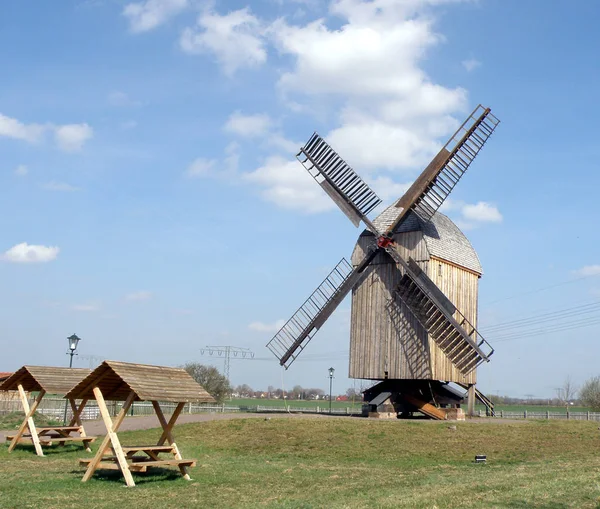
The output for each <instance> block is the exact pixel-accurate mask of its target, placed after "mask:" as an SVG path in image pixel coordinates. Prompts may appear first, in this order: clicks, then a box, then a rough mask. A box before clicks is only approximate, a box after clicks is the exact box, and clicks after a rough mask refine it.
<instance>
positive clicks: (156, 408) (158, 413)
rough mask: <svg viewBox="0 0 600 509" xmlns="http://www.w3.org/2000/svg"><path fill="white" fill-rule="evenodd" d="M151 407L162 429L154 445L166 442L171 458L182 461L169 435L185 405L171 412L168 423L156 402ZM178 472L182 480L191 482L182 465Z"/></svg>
mask: <svg viewBox="0 0 600 509" xmlns="http://www.w3.org/2000/svg"><path fill="white" fill-rule="evenodd" d="M152 406H153V407H154V411H155V412H156V416H157V417H158V420H159V421H160V425H161V426H162V428H163V433H162V435H161V437H160V439H159V440H158V443H157V444H156V445H162V444H164V443H165V440H167V441H168V442H169V445H170V446H171V447H172V448H173V456H175V459H177V460H180V459H183V458H182V457H181V453H180V452H179V448H178V447H177V444H176V443H175V440H174V439H173V434H172V433H171V430H172V429H173V426H175V422H177V418H178V417H179V414H181V411H182V410H183V407H184V406H185V403H178V404H177V406H176V407H175V411H174V412H173V415H172V416H171V418H170V419H169V422H167V420H166V419H165V415H164V414H163V411H162V409H161V408H160V405H159V404H158V401H153V402H152ZM179 471H180V472H181V475H182V476H183V478H184V479H185V480H186V481H191V480H192V478H191V477H190V473H189V471H188V467H186V466H184V465H179Z"/></svg>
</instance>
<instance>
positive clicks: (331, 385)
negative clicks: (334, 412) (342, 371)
mask: <svg viewBox="0 0 600 509" xmlns="http://www.w3.org/2000/svg"><path fill="white" fill-rule="evenodd" d="M334 373H335V369H333V368H329V414H331V389H332V387H333V374H334Z"/></svg>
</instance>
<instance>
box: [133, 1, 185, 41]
mask: <svg viewBox="0 0 600 509" xmlns="http://www.w3.org/2000/svg"><path fill="white" fill-rule="evenodd" d="M188 4H189V3H188V0H145V1H143V2H135V3H130V4H127V5H126V6H125V7H124V8H123V16H125V17H126V18H128V20H129V28H130V30H131V31H132V32H134V33H141V32H147V31H149V30H152V29H154V28H156V27H158V26H160V25H162V24H163V23H166V22H167V21H168V20H169V19H170V18H172V17H174V16H176V15H177V14H179V13H180V12H182V11H183V10H184V9H185V8H186V7H187V6H188Z"/></svg>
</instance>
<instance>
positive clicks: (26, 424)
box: [8, 384, 46, 456]
mask: <svg viewBox="0 0 600 509" xmlns="http://www.w3.org/2000/svg"><path fill="white" fill-rule="evenodd" d="M18 390H19V397H20V398H21V404H22V405H23V411H24V412H25V419H23V422H22V423H21V425H20V426H19V429H18V430H17V433H16V435H15V436H14V438H13V439H12V441H11V443H10V445H9V446H8V452H12V451H13V449H14V448H15V446H16V445H17V444H18V443H19V442H20V440H21V436H22V435H23V433H24V432H25V428H28V429H29V434H30V435H31V441H32V442H33V446H34V447H35V452H36V454H37V455H38V456H43V455H44V452H43V451H42V445H41V444H40V439H39V437H38V434H37V430H36V429H35V423H34V422H33V415H34V414H35V411H36V410H37V407H38V405H39V404H40V401H42V398H43V397H44V395H45V394H46V391H45V390H44V389H41V390H40V392H39V393H38V395H37V398H35V401H34V402H33V405H32V406H31V408H29V401H27V394H26V393H25V389H23V385H22V384H19V385H18Z"/></svg>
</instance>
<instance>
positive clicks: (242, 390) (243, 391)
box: [234, 384, 254, 398]
mask: <svg viewBox="0 0 600 509" xmlns="http://www.w3.org/2000/svg"><path fill="white" fill-rule="evenodd" d="M234 392H237V393H238V394H239V396H240V397H241V398H251V397H252V395H253V393H254V391H253V390H252V387H250V386H249V385H248V384H242V385H238V386H237V387H236V388H235V391H234Z"/></svg>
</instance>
